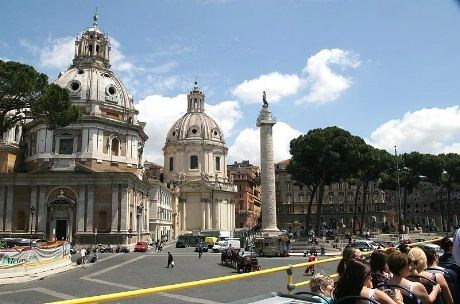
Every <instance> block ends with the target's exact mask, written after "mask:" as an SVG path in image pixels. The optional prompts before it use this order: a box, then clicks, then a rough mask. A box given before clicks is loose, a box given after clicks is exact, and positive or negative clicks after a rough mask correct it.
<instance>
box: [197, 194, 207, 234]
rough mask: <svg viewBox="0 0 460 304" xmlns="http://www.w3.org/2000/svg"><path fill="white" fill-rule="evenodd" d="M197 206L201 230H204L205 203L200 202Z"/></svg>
mask: <svg viewBox="0 0 460 304" xmlns="http://www.w3.org/2000/svg"><path fill="white" fill-rule="evenodd" d="M198 206H200V210H201V229H205V228H206V203H205V202H204V201H201V203H200V204H199V205H198Z"/></svg>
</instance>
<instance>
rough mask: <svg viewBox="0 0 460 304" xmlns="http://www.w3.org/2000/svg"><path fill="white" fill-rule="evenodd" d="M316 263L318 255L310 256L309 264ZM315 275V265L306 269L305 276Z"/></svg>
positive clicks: (312, 254)
mask: <svg viewBox="0 0 460 304" xmlns="http://www.w3.org/2000/svg"><path fill="white" fill-rule="evenodd" d="M315 261H316V254H314V253H310V256H309V257H308V262H315ZM310 273H311V275H314V274H315V265H309V266H307V268H306V269H305V275H308V274H310Z"/></svg>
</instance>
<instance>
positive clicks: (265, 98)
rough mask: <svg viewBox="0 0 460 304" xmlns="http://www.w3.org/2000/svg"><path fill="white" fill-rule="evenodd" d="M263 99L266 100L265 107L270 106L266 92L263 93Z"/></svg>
mask: <svg viewBox="0 0 460 304" xmlns="http://www.w3.org/2000/svg"><path fill="white" fill-rule="evenodd" d="M262 101H263V102H264V108H267V107H268V101H267V94H266V93H265V91H264V93H263V94H262Z"/></svg>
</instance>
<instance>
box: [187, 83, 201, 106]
mask: <svg viewBox="0 0 460 304" xmlns="http://www.w3.org/2000/svg"><path fill="white" fill-rule="evenodd" d="M204 98H205V96H204V94H203V92H201V90H200V88H199V87H198V83H197V82H196V81H195V86H194V87H193V90H192V91H190V93H189V94H188V95H187V101H188V106H187V113H194V112H204Z"/></svg>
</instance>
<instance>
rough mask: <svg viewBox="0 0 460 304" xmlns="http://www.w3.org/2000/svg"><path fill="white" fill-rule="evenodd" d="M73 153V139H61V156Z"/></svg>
mask: <svg viewBox="0 0 460 304" xmlns="http://www.w3.org/2000/svg"><path fill="white" fill-rule="evenodd" d="M72 153H73V138H61V139H60V140H59V154H72Z"/></svg>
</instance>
